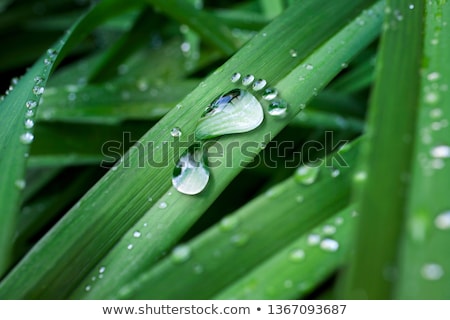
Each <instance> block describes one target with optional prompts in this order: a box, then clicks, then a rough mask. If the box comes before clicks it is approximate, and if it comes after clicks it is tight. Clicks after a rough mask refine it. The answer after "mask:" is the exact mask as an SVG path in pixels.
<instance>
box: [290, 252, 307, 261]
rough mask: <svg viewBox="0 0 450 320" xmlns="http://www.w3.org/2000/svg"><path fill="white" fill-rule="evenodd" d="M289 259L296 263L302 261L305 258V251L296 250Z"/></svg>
mask: <svg viewBox="0 0 450 320" xmlns="http://www.w3.org/2000/svg"><path fill="white" fill-rule="evenodd" d="M289 258H290V259H291V260H292V261H294V262H298V261H302V260H303V259H304V258H305V251H303V250H302V249H294V250H292V252H291V254H290V255H289Z"/></svg>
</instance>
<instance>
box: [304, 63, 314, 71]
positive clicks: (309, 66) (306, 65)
mask: <svg viewBox="0 0 450 320" xmlns="http://www.w3.org/2000/svg"><path fill="white" fill-rule="evenodd" d="M305 69H306V70H312V69H314V66H313V65H312V64H310V63H307V64H305Z"/></svg>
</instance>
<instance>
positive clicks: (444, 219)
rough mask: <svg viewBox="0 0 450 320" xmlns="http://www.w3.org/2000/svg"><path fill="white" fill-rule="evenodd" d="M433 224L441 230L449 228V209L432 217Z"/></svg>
mask: <svg viewBox="0 0 450 320" xmlns="http://www.w3.org/2000/svg"><path fill="white" fill-rule="evenodd" d="M434 225H435V226H436V227H437V228H438V229H441V230H447V229H450V211H446V212H444V213H441V214H439V215H438V216H437V217H436V219H434Z"/></svg>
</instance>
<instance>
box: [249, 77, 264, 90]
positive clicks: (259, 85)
mask: <svg viewBox="0 0 450 320" xmlns="http://www.w3.org/2000/svg"><path fill="white" fill-rule="evenodd" d="M266 84H267V81H266V80H264V79H258V80H256V81H255V82H254V83H253V86H252V88H253V90H255V91H259V90H262V89H263V88H264V87H265V86H266Z"/></svg>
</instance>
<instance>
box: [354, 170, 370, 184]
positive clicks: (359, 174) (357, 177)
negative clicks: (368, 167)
mask: <svg viewBox="0 0 450 320" xmlns="http://www.w3.org/2000/svg"><path fill="white" fill-rule="evenodd" d="M366 179H367V172H366V171H359V172H357V173H356V174H355V175H354V176H353V180H354V181H355V182H363V181H365V180H366Z"/></svg>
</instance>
